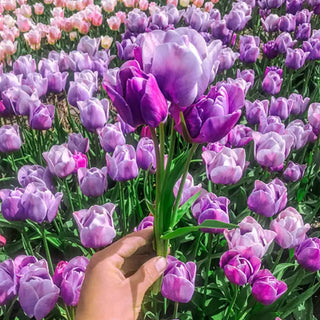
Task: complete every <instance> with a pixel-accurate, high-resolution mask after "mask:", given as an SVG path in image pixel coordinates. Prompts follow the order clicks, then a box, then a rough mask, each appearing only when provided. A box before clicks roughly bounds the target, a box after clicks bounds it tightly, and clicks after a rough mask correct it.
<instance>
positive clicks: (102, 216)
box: [73, 202, 116, 248]
mask: <svg viewBox="0 0 320 320" xmlns="http://www.w3.org/2000/svg"><path fill="white" fill-rule="evenodd" d="M114 210H115V205H114V204H113V203H111V202H110V203H106V204H104V205H103V206H98V205H95V206H92V207H90V208H89V209H83V210H80V211H76V212H74V213H73V217H74V219H75V220H76V223H77V225H78V228H79V234H80V240H81V243H82V245H83V246H85V247H86V248H101V247H105V246H107V245H109V244H110V243H112V240H113V238H114V237H115V236H116V230H115V229H114V225H113V219H112V215H113V212H114Z"/></svg>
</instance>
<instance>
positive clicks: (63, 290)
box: [60, 257, 89, 306]
mask: <svg viewBox="0 0 320 320" xmlns="http://www.w3.org/2000/svg"><path fill="white" fill-rule="evenodd" d="M88 263H89V259H88V258H86V257H75V258H73V259H71V260H70V261H69V263H68V264H67V265H66V266H65V268H64V269H63V273H62V281H61V284H60V295H61V298H62V300H63V301H64V303H65V304H66V305H67V306H76V305H77V304H78V301H79V297H80V291H81V287H82V284H83V280H84V274H85V271H86V268H87V266H88Z"/></svg>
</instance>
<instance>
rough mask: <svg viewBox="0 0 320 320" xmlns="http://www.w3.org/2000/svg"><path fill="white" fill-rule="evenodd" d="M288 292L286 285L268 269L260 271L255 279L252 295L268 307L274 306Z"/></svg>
mask: <svg viewBox="0 0 320 320" xmlns="http://www.w3.org/2000/svg"><path fill="white" fill-rule="evenodd" d="M286 291H287V285H286V283H285V282H283V281H280V280H278V279H277V278H275V277H274V276H273V274H272V273H271V272H270V271H269V270H267V269H262V270H260V271H259V272H258V273H257V274H256V276H255V277H254V279H253V284H252V295H253V296H254V298H255V299H256V300H257V301H259V302H261V303H262V304H264V305H266V306H267V305H270V304H273V303H274V302H275V301H276V300H277V299H279V298H280V297H281V296H282V295H283V294H284V293H285V292H286Z"/></svg>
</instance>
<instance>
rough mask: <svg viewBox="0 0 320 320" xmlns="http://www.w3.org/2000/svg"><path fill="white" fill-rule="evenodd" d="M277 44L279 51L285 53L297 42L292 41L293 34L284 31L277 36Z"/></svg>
mask: <svg viewBox="0 0 320 320" xmlns="http://www.w3.org/2000/svg"><path fill="white" fill-rule="evenodd" d="M275 41H276V45H277V48H278V52H279V53H283V54H285V53H286V52H287V50H288V48H293V46H294V45H295V44H296V42H297V41H296V40H295V41H292V38H291V35H290V33H288V32H282V33H280V34H279V35H278V37H277V38H276V40H275Z"/></svg>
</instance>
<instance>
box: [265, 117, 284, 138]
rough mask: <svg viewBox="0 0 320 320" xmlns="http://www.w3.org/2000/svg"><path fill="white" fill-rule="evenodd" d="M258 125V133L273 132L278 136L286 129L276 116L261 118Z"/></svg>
mask: <svg viewBox="0 0 320 320" xmlns="http://www.w3.org/2000/svg"><path fill="white" fill-rule="evenodd" d="M260 120H261V121H260V124H259V132H261V133H267V132H271V131H274V132H276V133H279V134H284V133H285V130H286V127H285V125H284V123H282V122H281V119H280V118H279V117H277V116H269V117H267V118H261V119H260Z"/></svg>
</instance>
